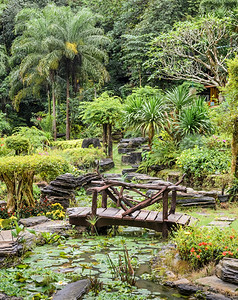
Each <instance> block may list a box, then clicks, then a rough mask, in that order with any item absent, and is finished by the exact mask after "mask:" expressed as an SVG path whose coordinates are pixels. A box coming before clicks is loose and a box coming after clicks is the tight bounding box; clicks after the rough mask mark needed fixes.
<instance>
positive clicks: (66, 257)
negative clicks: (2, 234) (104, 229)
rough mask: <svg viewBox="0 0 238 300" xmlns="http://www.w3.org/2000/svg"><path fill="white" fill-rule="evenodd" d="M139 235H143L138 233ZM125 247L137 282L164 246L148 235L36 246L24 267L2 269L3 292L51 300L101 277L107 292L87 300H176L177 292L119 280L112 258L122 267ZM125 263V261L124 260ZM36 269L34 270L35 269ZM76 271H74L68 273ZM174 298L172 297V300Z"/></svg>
mask: <svg viewBox="0 0 238 300" xmlns="http://www.w3.org/2000/svg"><path fill="white" fill-rule="evenodd" d="M138 233H139V232H138ZM123 245H126V249H127V253H128V256H127V260H128V257H130V258H129V259H130V263H131V267H133V269H134V270H135V279H136V280H137V281H138V280H139V279H140V280H141V279H142V278H143V275H141V274H142V273H144V272H143V271H142V270H143V269H144V268H145V269H146V270H147V271H146V272H150V270H149V268H148V267H145V266H146V265H148V264H149V263H150V259H151V258H152V257H153V255H155V254H156V253H157V251H158V248H159V247H160V238H158V237H156V236H148V235H147V234H146V232H145V233H144V236H141V233H139V236H134V237H132V236H128V235H124V234H122V235H121V236H117V237H106V236H102V237H95V236H94V237H90V236H88V237H87V236H84V237H82V238H79V239H69V240H66V241H64V243H63V244H58V245H57V244H54V245H45V246H43V247H36V248H35V249H34V252H32V253H28V255H29V256H28V257H26V258H25V259H24V260H23V261H22V263H21V264H20V265H17V266H15V267H13V268H8V269H4V270H0V275H1V277H3V278H4V279H3V280H1V282H0V290H2V291H4V292H6V293H7V294H8V295H17V296H22V297H24V299H50V297H51V295H52V294H53V293H54V292H55V291H56V290H57V289H62V288H63V287H64V286H65V285H66V284H67V283H69V282H72V281H76V280H79V279H82V278H85V277H86V278H88V277H89V278H92V280H94V278H96V277H97V279H98V281H100V282H102V283H103V290H98V291H97V295H96V294H95V291H93V290H92V291H91V292H90V293H89V294H88V295H85V296H84V299H138V300H139V299H145V297H146V298H148V299H150V298H152V299H153V298H154V297H156V296H158V295H160V296H164V297H165V296H166V298H167V299H173V298H172V293H173V292H174V291H173V290H171V291H170V294H171V296H170V295H169V293H168V294H167V293H166V291H163V290H162V289H161V288H160V287H159V286H157V291H150V290H149V289H146V288H143V287H140V286H139V287H135V286H134V287H133V286H131V285H130V284H129V283H128V282H122V281H121V280H120V279H119V278H117V277H115V275H116V274H114V272H113V268H112V265H111V263H109V261H108V256H110V260H111V262H112V263H113V266H118V267H120V255H121V256H122V257H123V256H124V254H123V249H124V248H123ZM122 260H123V258H122ZM33 266H34V267H33ZM68 268H72V270H71V271H72V272H69V273H67V272H64V270H66V269H68ZM170 297H171V298H170Z"/></svg>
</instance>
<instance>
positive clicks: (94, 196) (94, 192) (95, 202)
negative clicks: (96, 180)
mask: <svg viewBox="0 0 238 300" xmlns="http://www.w3.org/2000/svg"><path fill="white" fill-rule="evenodd" d="M97 198H98V192H97V191H95V190H94V191H93V199H92V217H95V216H96V214H97Z"/></svg>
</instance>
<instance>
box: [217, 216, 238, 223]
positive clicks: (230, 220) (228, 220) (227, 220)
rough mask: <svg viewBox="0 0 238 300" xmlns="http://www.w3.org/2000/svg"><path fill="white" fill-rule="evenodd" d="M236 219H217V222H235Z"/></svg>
mask: <svg viewBox="0 0 238 300" xmlns="http://www.w3.org/2000/svg"><path fill="white" fill-rule="evenodd" d="M235 219H236V218H229V217H217V218H216V220H217V221H224V222H234V221H235Z"/></svg>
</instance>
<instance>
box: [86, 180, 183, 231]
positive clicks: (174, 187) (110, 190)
mask: <svg viewBox="0 0 238 300" xmlns="http://www.w3.org/2000/svg"><path fill="white" fill-rule="evenodd" d="M184 176H185V175H183V177H182V179H181V180H179V181H178V182H177V183H176V184H172V183H170V182H165V181H157V183H156V184H134V183H126V182H122V181H117V180H107V179H104V178H102V180H99V181H92V182H91V183H92V184H94V185H96V186H95V187H91V188H89V189H88V190H90V191H92V193H93V196H92V208H91V215H92V216H93V217H94V216H96V214H97V208H98V193H101V194H102V204H101V207H102V208H107V201H108V198H110V199H111V200H112V201H113V202H115V203H116V206H117V207H121V208H122V209H123V210H124V212H123V213H122V218H123V217H125V216H133V213H134V212H136V211H138V210H141V209H143V208H146V207H148V206H150V205H152V204H154V203H157V202H159V201H162V204H163V210H162V222H163V225H162V228H163V229H162V234H163V236H164V237H166V236H167V234H168V229H167V222H168V216H169V215H170V214H174V213H175V210H176V199H177V192H178V191H180V192H186V187H184V186H180V183H181V182H182V181H183V179H184ZM148 190H153V191H155V193H153V194H152V195H148V193H146V192H147V191H148ZM126 191H133V192H135V193H136V194H138V195H139V196H140V197H143V198H144V200H142V201H138V200H135V199H133V197H132V196H130V195H128V194H127V193H126ZM143 191H145V193H144V192H143ZM169 192H172V198H171V203H170V210H169V201H168V198H169V197H168V194H169Z"/></svg>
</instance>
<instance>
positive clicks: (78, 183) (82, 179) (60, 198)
mask: <svg viewBox="0 0 238 300" xmlns="http://www.w3.org/2000/svg"><path fill="white" fill-rule="evenodd" d="M98 179H100V176H99V175H98V174H97V173H89V174H86V175H82V176H79V177H75V176H74V175H72V174H70V173H66V174H63V175H60V176H58V177H57V178H56V179H55V180H53V181H51V182H50V184H49V185H47V186H46V187H44V188H42V189H41V199H42V200H44V199H45V197H47V199H48V200H49V201H50V202H51V203H60V204H61V205H62V206H63V207H64V208H65V209H66V208H68V207H69V202H70V201H74V200H75V190H76V189H80V188H81V187H83V186H88V185H89V184H90V183H91V181H92V180H98Z"/></svg>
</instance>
